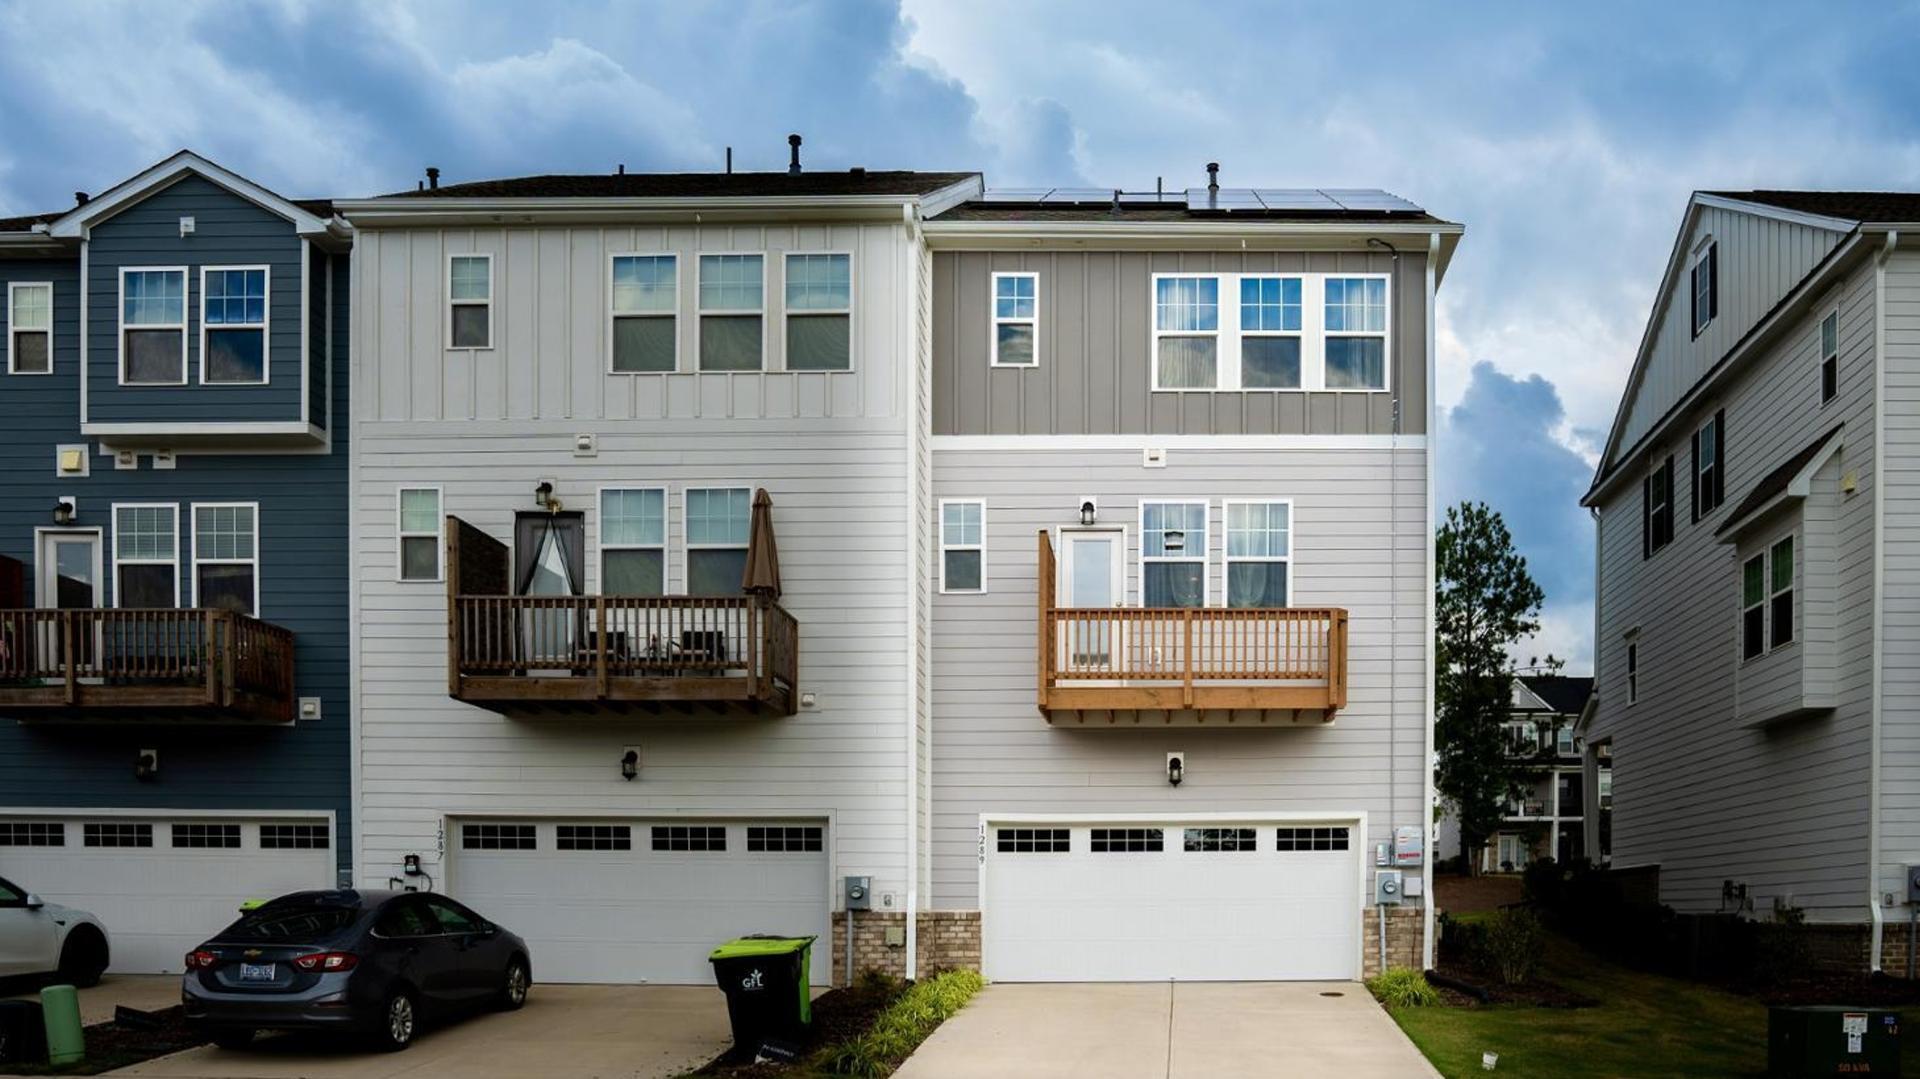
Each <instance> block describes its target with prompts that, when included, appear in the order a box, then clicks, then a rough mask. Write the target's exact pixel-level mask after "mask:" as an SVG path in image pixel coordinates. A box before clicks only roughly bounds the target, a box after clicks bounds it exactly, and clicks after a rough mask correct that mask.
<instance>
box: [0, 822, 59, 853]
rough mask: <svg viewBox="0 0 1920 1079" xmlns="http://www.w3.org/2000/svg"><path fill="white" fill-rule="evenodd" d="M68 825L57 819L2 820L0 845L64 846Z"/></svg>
mask: <svg viewBox="0 0 1920 1079" xmlns="http://www.w3.org/2000/svg"><path fill="white" fill-rule="evenodd" d="M66 845H67V826H66V825H65V824H64V823H62V822H60V821H57V820H7V821H0V847H64V846H66Z"/></svg>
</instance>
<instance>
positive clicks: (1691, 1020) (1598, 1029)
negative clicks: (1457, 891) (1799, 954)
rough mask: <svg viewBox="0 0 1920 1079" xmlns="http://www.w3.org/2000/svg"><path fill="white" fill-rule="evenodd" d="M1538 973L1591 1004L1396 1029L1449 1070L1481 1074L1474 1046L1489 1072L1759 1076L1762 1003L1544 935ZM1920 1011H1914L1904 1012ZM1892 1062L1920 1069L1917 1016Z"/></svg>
mask: <svg viewBox="0 0 1920 1079" xmlns="http://www.w3.org/2000/svg"><path fill="white" fill-rule="evenodd" d="M1542 974H1543V975H1544V976H1545V977H1546V978H1548V979H1550V980H1552V981H1555V982H1558V983H1560V984H1561V985H1564V986H1566V987H1567V988H1569V989H1574V990H1578V991H1580V992H1582V993H1585V994H1587V995H1588V996H1592V997H1595V998H1598V999H1599V1000H1600V1001H1601V1002H1602V1003H1601V1004H1600V1005H1599V1006H1598V1007H1593V1008H1530V1007H1519V1006H1512V1005H1499V1006H1494V1007H1480V1008H1448V1007H1436V1008H1404V1009H1398V1010H1394V1011H1393V1013H1392V1014H1393V1017H1394V1019H1395V1020H1396V1021H1397V1022H1399V1024H1400V1027H1401V1029H1403V1030H1405V1031H1406V1032H1407V1036H1408V1037H1410V1038H1412V1039H1413V1042H1414V1044H1415V1045H1417V1046H1419V1047H1420V1051H1421V1052H1423V1053H1425V1054H1426V1055H1427V1059H1428V1060H1431V1061H1433V1063H1434V1066H1435V1067H1437V1068H1439V1069H1440V1071H1441V1073H1442V1074H1443V1075H1446V1076H1448V1077H1449V1079H1465V1077H1467V1076H1486V1075H1488V1074H1489V1073H1487V1072H1486V1071H1484V1070H1482V1069H1481V1067H1480V1054H1481V1053H1483V1052H1486V1051H1489V1050H1491V1051H1492V1052H1495V1053H1498V1054H1500V1063H1499V1067H1498V1069H1497V1070H1496V1071H1495V1072H1493V1073H1492V1075H1493V1076H1495V1077H1499V1076H1507V1077H1528V1079H1532V1077H1541V1079H1549V1077H1551V1079H1597V1077H1601V1076H1608V1077H1611V1076H1632V1077H1635V1079H1642V1077H1645V1079H1653V1077H1666V1076H1671V1077H1675V1079H1680V1077H1684V1079H1699V1077H1702V1076H1762V1075H1764V1074H1765V1073H1766V1065H1767V1009H1766V1008H1765V1007H1764V1006H1762V1005H1761V1004H1759V1003H1757V1002H1755V1001H1754V1000H1752V999H1750V998H1747V997H1742V996H1736V995H1734V994H1732V993H1724V992H1721V991H1719V990H1717V989H1710V988H1707V987H1705V986H1702V985H1698V984H1696V983H1693V982H1686V981H1680V980H1677V979H1674V978H1665V977H1661V976H1659V975H1656V974H1643V973H1641V972H1639V971H1633V970H1628V969H1626V968H1624V967H1620V966H1616V965H1614V964H1612V963H1609V962H1606V961H1605V960H1602V959H1600V958H1598V957H1597V956H1595V955H1594V954H1593V953H1591V952H1588V951H1585V950H1584V949H1582V948H1580V947H1579V946H1578V945H1575V944H1573V943H1571V942H1569V941H1566V940H1564V939H1562V938H1559V937H1554V936H1549V937H1548V940H1547V948H1546V955H1545V960H1544V964H1543V968H1542ZM1913 1018H1914V1019H1915V1020H1920V1016H1914V1017H1913ZM1901 1033H1902V1041H1903V1042H1904V1044H1903V1046H1902V1055H1901V1062H1902V1064H1903V1070H1904V1072H1905V1074H1908V1075H1920V1021H1917V1022H1910V1023H1903V1024H1902V1026H1901Z"/></svg>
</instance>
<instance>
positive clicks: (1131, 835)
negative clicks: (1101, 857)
mask: <svg viewBox="0 0 1920 1079" xmlns="http://www.w3.org/2000/svg"><path fill="white" fill-rule="evenodd" d="M1089 843H1090V845H1091V847H1092V848H1093V853H1095V854H1123V853H1148V852H1152V851H1158V850H1164V849H1166V833H1165V832H1164V831H1163V830H1161V829H1159V828H1095V829H1094V830H1093V834H1092V835H1091V836H1090V837H1089Z"/></svg>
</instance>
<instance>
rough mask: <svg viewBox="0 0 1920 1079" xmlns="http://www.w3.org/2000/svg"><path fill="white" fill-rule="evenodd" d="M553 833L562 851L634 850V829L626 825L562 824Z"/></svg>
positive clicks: (556, 843) (557, 846) (557, 845)
mask: <svg viewBox="0 0 1920 1079" xmlns="http://www.w3.org/2000/svg"><path fill="white" fill-rule="evenodd" d="M553 833H554V835H553V845H554V846H555V847H556V848H558V849H560V850H632V849H633V829H632V828H629V827H627V826H626V825H624V824H562V825H558V826H556V827H555V828H554V830H553Z"/></svg>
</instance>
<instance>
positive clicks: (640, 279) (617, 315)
mask: <svg viewBox="0 0 1920 1079" xmlns="http://www.w3.org/2000/svg"><path fill="white" fill-rule="evenodd" d="M612 272H613V278H612V280H613V295H612V299H611V308H612V318H613V333H612V335H611V340H612V342H613V344H612V348H613V354H612V356H611V358H610V359H609V360H608V365H609V370H611V371H612V372H613V373H614V374H619V375H624V374H634V373H640V372H654V371H672V370H673V369H674V368H675V367H677V366H678V365H679V353H680V350H679V339H680V332H679V317H678V315H677V314H676V312H677V311H678V310H679V304H680V275H679V260H678V259H677V258H675V257H674V256H672V255H615V256H613V271H612Z"/></svg>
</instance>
